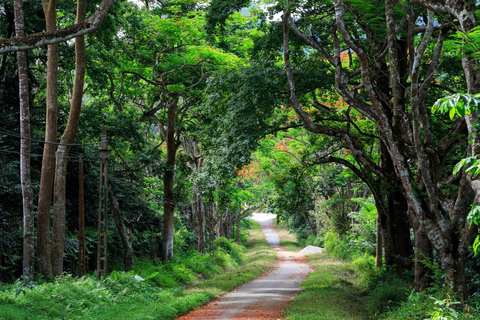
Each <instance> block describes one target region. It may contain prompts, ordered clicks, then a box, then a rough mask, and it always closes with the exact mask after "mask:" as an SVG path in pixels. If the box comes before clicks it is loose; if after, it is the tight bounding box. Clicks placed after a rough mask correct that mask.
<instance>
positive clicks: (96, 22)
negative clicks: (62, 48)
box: [0, 0, 114, 54]
mask: <svg viewBox="0 0 480 320" xmlns="http://www.w3.org/2000/svg"><path fill="white" fill-rule="evenodd" d="M113 1H114V0H103V1H102V2H101V3H100V5H99V7H98V9H97V11H96V12H95V13H94V14H93V15H92V16H91V17H90V18H89V19H88V20H86V21H85V22H81V23H76V24H73V25H70V26H68V27H65V28H62V29H58V30H53V31H47V32H41V33H35V34H32V35H30V36H26V37H21V38H10V39H5V40H2V41H0V54H2V53H7V52H13V51H26V50H31V49H35V48H38V47H42V46H46V45H50V44H57V43H60V42H65V41H67V40H70V39H73V38H76V37H78V36H81V35H86V34H89V33H93V32H95V31H96V30H97V29H98V28H99V27H100V25H101V24H102V21H103V18H105V16H106V15H107V13H108V10H109V9H110V6H111V5H112V3H113Z"/></svg>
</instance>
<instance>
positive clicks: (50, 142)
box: [37, 0, 58, 277]
mask: <svg viewBox="0 0 480 320" xmlns="http://www.w3.org/2000/svg"><path fill="white" fill-rule="evenodd" d="M42 5H43V11H44V13H45V20H46V24H47V31H54V30H56V28H57V23H56V15H57V14H56V6H57V2H56V0H42ZM47 59H48V61H47V99H46V100H47V116H46V120H45V126H46V127H45V146H44V149H43V159H42V170H41V178H40V191H39V195H38V208H37V211H38V213H37V254H38V258H39V265H38V271H39V272H40V273H42V274H44V275H46V276H48V277H52V276H53V270H52V257H51V243H50V209H51V206H52V186H53V177H54V174H55V145H56V142H57V109H58V102H57V99H58V88H57V86H58V44H52V45H49V46H48V49H47Z"/></svg>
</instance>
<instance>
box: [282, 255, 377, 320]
mask: <svg viewBox="0 0 480 320" xmlns="http://www.w3.org/2000/svg"><path fill="white" fill-rule="evenodd" d="M307 257H308V259H309V260H310V263H311V265H312V267H313V268H314V270H315V271H314V272H313V273H312V274H310V276H309V277H308V280H307V281H305V282H304V283H303V285H302V288H303V291H302V293H300V294H299V295H298V296H297V297H296V298H295V300H294V301H293V302H292V304H291V305H290V306H289V307H288V308H287V309H286V310H285V311H284V312H285V315H286V318H285V319H286V320H300V319H301V320H327V319H372V318H370V317H369V314H368V312H367V310H366V307H365V303H366V301H365V294H364V293H363V290H362V289H361V288H360V287H358V279H357V277H358V276H357V272H355V268H354V266H353V265H352V264H350V263H348V262H344V261H341V260H339V259H336V258H332V257H329V256H328V255H327V254H325V253H320V254H311V255H307Z"/></svg>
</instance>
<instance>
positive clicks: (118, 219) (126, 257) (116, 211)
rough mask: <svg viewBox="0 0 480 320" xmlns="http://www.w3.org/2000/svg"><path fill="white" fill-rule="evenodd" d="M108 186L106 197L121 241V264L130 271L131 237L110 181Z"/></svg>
mask: <svg viewBox="0 0 480 320" xmlns="http://www.w3.org/2000/svg"><path fill="white" fill-rule="evenodd" d="M108 184H109V188H108V195H109V197H110V202H111V203H112V215H113V221H115V226H116V227H117V230H118V234H119V235H120V239H122V245H123V262H124V265H125V270H132V269H133V266H134V262H133V246H132V237H131V236H130V233H129V232H128V229H127V227H126V226H125V223H124V222H123V218H122V213H121V211H120V205H119V204H118V198H117V195H116V194H115V191H113V186H112V183H111V182H110V180H109V181H108Z"/></svg>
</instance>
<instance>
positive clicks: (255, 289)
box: [177, 214, 312, 320]
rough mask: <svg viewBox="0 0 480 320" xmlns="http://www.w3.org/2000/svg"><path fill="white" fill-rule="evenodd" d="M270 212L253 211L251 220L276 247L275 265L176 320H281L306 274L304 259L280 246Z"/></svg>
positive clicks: (307, 272)
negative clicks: (260, 226) (258, 224)
mask: <svg viewBox="0 0 480 320" xmlns="http://www.w3.org/2000/svg"><path fill="white" fill-rule="evenodd" d="M274 217H275V216H274V215H267V214H254V218H253V219H254V220H255V221H257V222H259V223H260V224H261V225H262V230H263V232H264V233H265V236H266V237H267V241H268V243H269V244H270V246H271V247H272V248H274V249H275V250H277V258H278V261H277V263H276V266H275V268H274V269H273V270H272V271H271V272H268V273H266V274H265V275H263V276H260V277H259V278H257V279H255V280H252V281H250V282H248V283H245V284H243V285H241V286H239V287H238V288H236V289H235V290H234V291H232V292H230V293H227V294H225V295H223V296H221V297H219V298H217V299H216V300H215V301H212V302H210V303H209V304H207V305H205V306H204V307H202V308H200V309H197V310H194V311H192V312H190V313H189V314H187V315H185V316H182V317H180V318H178V319H177V320H193V319H201V320H204V319H205V320H247V319H248V320H264V319H273V320H277V319H283V318H284V317H283V309H284V308H285V307H287V306H288V305H289V304H290V302H291V301H292V300H293V299H294V298H295V296H296V295H297V294H298V293H300V291H301V284H302V283H303V282H304V281H305V280H306V279H307V277H308V275H309V274H310V272H311V271H312V270H311V267H310V265H309V264H308V259H306V258H304V257H303V255H301V254H297V253H295V252H291V251H286V250H285V248H283V247H281V246H280V240H279V239H278V236H277V234H276V233H275V230H274V229H275V223H274V222H273V221H274V220H273V219H274Z"/></svg>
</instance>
